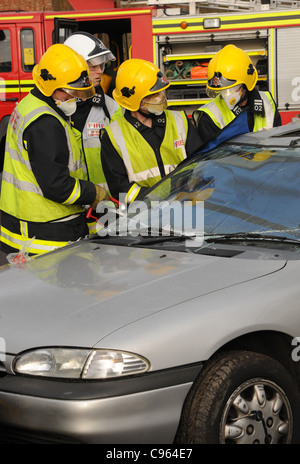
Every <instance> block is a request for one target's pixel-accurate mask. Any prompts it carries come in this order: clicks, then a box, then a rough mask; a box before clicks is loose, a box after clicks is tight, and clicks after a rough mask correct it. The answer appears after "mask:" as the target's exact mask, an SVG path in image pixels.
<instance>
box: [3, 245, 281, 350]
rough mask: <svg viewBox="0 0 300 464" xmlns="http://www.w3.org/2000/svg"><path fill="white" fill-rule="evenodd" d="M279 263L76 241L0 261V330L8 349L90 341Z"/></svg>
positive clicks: (276, 267) (277, 266) (86, 344)
mask: <svg viewBox="0 0 300 464" xmlns="http://www.w3.org/2000/svg"><path fill="white" fill-rule="evenodd" d="M245 263H246V265H245ZM284 264H285V261H281V260H280V261H274V260H273V261H272V260H255V259H253V260H252V259H248V260H244V259H237V258H220V257H213V256H200V255H196V254H192V253H180V252H175V251H167V252H166V251H160V250H155V249H150V248H130V247H124V246H114V245H103V244H97V243H93V242H89V241H82V242H78V243H76V244H74V245H71V246H69V247H66V248H64V249H62V250H57V251H55V252H52V253H48V254H47V255H44V256H40V257H38V258H34V259H31V260H29V261H28V262H27V263H26V264H25V265H23V266H22V267H18V266H17V265H10V266H5V267H2V268H1V269H0V273H1V279H0V287H1V289H0V292H1V309H0V321H1V325H0V327H1V332H0V337H1V338H2V339H4V340H5V343H6V350H7V352H10V353H18V352H20V351H22V350H25V349H29V348H31V347H37V346H49V345H64V346H81V347H91V346H93V345H95V344H96V343H97V342H99V341H101V340H103V339H104V338H105V337H106V336H107V335H109V334H110V333H112V332H114V331H116V330H118V329H120V328H121V327H124V326H126V325H128V324H131V323H132V322H134V321H136V320H138V319H141V318H145V317H148V316H150V315H151V314H152V313H156V312H158V311H162V310H164V309H166V308H170V307H171V306H172V305H177V304H179V303H182V302H184V301H186V300H189V299H195V298H197V297H201V295H204V294H207V293H211V292H215V291H218V290H220V289H222V288H226V287H229V286H232V285H237V284H239V283H242V282H245V281H247V280H250V279H255V278H258V277H260V276H263V275H266V274H269V273H273V272H275V271H277V270H279V269H280V268H282V267H283V266H284ZM103 343H104V342H103ZM104 346H105V343H104Z"/></svg>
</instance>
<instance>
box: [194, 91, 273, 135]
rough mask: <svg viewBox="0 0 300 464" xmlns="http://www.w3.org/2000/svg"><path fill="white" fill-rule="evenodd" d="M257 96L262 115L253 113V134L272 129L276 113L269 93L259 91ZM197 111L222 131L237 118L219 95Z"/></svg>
mask: <svg viewBox="0 0 300 464" xmlns="http://www.w3.org/2000/svg"><path fill="white" fill-rule="evenodd" d="M259 95H260V97H261V99H262V101H263V105H264V115H262V114H259V113H257V114H256V113H254V127H253V132H256V131H259V130H262V129H270V128H272V127H273V122H274V115H275V112H276V106H275V103H274V101H273V98H272V97H271V95H270V93H269V92H262V91H259ZM198 111H203V112H205V113H207V114H208V116H210V118H211V119H212V120H213V122H214V123H215V125H216V126H217V127H218V128H219V129H223V128H224V127H226V126H227V125H228V124H230V123H231V122H232V121H233V120H234V119H235V118H236V117H237V115H236V114H235V113H234V112H233V111H231V110H230V109H229V108H228V107H227V105H226V103H225V102H224V100H223V99H222V98H221V96H220V95H218V96H217V97H216V98H214V99H213V100H212V101H211V102H209V103H208V104H207V105H203V106H202V107H201V108H199V110H198Z"/></svg>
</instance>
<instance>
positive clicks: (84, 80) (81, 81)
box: [64, 71, 95, 98]
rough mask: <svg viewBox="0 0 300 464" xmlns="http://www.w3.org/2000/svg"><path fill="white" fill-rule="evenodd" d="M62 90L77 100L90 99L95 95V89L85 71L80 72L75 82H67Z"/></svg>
mask: <svg viewBox="0 0 300 464" xmlns="http://www.w3.org/2000/svg"><path fill="white" fill-rule="evenodd" d="M64 90H65V91H66V92H67V93H69V94H70V95H72V97H77V98H91V97H93V96H94V95H95V88H94V86H93V84H92V82H91V80H90V78H89V75H88V73H87V72H86V71H82V73H81V75H80V77H79V78H78V79H76V81H72V82H68V83H67V85H66V87H65V89H64Z"/></svg>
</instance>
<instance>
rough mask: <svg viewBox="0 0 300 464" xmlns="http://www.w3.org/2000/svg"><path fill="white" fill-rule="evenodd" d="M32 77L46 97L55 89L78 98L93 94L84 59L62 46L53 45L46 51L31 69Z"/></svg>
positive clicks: (88, 96) (93, 90)
mask: <svg viewBox="0 0 300 464" xmlns="http://www.w3.org/2000/svg"><path fill="white" fill-rule="evenodd" d="M32 77H33V81H34V83H35V85H36V86H37V88H38V89H39V90H40V91H41V92H42V94H43V95H45V96H46V97H50V96H51V95H52V94H53V92H54V91H55V90H57V89H63V90H65V91H66V92H67V93H69V94H70V95H72V96H73V97H78V98H90V97H92V96H93V95H94V94H95V89H94V86H93V84H92V82H91V81H90V78H89V68H88V65H87V63H86V61H85V59H84V58H83V57H82V56H81V55H79V54H78V53H76V52H75V51H74V50H72V49H71V48H70V47H68V46H67V45H64V44H54V45H51V47H49V48H48V50H46V52H45V53H44V54H43V56H42V58H41V59H40V62H39V63H38V64H37V65H36V66H35V67H34V68H33V71H32Z"/></svg>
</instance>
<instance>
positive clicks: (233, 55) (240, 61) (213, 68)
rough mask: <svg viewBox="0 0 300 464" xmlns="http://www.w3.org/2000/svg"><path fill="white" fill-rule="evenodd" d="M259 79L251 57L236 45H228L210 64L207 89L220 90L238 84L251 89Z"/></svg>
mask: <svg viewBox="0 0 300 464" xmlns="http://www.w3.org/2000/svg"><path fill="white" fill-rule="evenodd" d="M257 79H258V74H257V70H256V68H255V67H254V66H253V63H252V61H251V59H250V58H249V56H248V55H247V53H246V52H244V50H242V49H240V48H238V47H236V46H235V45H226V46H225V47H224V48H222V50H220V51H219V52H218V53H216V55H215V56H214V57H213V58H212V59H211V60H210V62H209V64H208V68H207V80H208V82H207V89H208V90H211V91H217V92H219V91H221V90H225V89H229V88H231V87H234V86H236V85H238V84H244V85H245V86H246V87H247V89H248V90H249V91H251V90H253V89H254V87H255V84H256V82H257ZM208 95H209V92H208Z"/></svg>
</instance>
